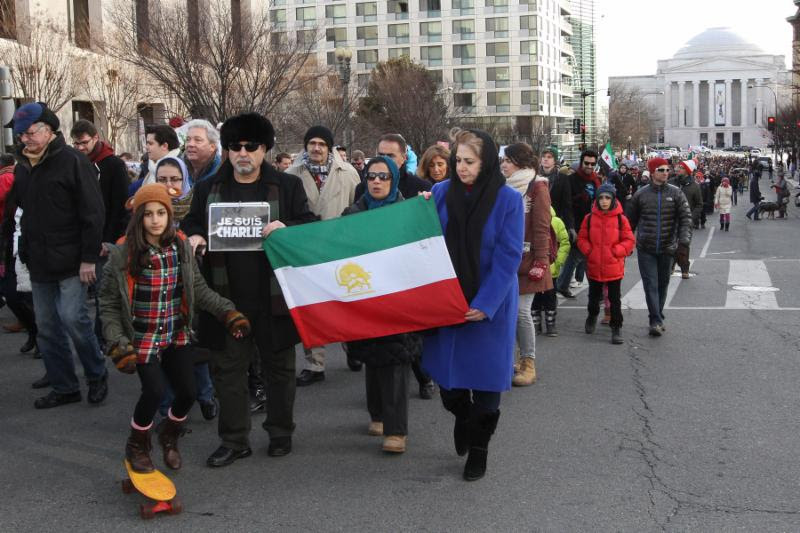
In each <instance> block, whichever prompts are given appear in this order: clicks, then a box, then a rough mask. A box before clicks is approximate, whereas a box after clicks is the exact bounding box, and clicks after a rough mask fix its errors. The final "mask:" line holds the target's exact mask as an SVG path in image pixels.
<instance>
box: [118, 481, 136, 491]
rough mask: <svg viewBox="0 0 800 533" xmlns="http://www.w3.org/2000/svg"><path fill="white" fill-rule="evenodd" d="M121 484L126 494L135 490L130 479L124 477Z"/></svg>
mask: <svg viewBox="0 0 800 533" xmlns="http://www.w3.org/2000/svg"><path fill="white" fill-rule="evenodd" d="M120 485H121V486H122V492H123V493H125V494H131V493H132V492H133V491H134V488H133V482H132V481H131V480H130V479H123V480H122V482H121V483H120Z"/></svg>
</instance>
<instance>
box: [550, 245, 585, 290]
mask: <svg viewBox="0 0 800 533" xmlns="http://www.w3.org/2000/svg"><path fill="white" fill-rule="evenodd" d="M585 260H586V258H585V257H583V254H582V253H581V251H580V250H578V245H577V244H575V245H574V246H573V247H572V248H570V250H569V255H568V256H567V260H566V261H564V266H563V267H562V268H561V274H559V275H558V280H557V281H556V290H559V291H564V290H567V289H569V282H570V281H572V276H573V275H574V274H575V268H576V267H577V266H578V264H579V263H582V262H584V261H585Z"/></svg>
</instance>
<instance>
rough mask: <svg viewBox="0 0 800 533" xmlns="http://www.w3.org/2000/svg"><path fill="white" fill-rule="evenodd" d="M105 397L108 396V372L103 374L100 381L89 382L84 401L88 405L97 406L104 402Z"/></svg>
mask: <svg viewBox="0 0 800 533" xmlns="http://www.w3.org/2000/svg"><path fill="white" fill-rule="evenodd" d="M106 396H108V372H106V373H105V374H103V377H101V378H100V379H95V380H92V381H90V382H89V392H88V393H87V394H86V399H87V400H88V401H89V403H92V404H98V403H100V402H102V401H103V400H105V399H106Z"/></svg>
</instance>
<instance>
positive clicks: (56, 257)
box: [12, 132, 105, 282]
mask: <svg viewBox="0 0 800 533" xmlns="http://www.w3.org/2000/svg"><path fill="white" fill-rule="evenodd" d="M45 150H46V152H45V154H44V156H43V157H42V159H41V160H40V161H39V163H38V164H37V165H36V166H34V167H31V163H30V161H29V160H28V158H27V157H26V156H25V155H23V153H22V147H20V148H19V150H18V151H17V154H16V157H17V162H18V163H19V164H18V165H17V166H16V167H15V168H14V186H13V187H12V191H13V194H14V198H16V201H17V205H18V206H19V207H21V208H22V220H21V222H20V224H21V228H22V237H21V238H20V248H19V255H20V259H21V260H22V262H23V263H25V264H26V265H27V267H28V270H29V271H30V273H31V280H32V281H36V282H53V281H61V280H63V279H67V278H70V277H73V276H77V275H78V270H79V269H80V264H81V263H97V260H98V258H99V257H100V240H101V237H102V234H103V224H104V221H105V208H104V206H103V198H102V196H101V195H100V185H99V184H98V181H97V173H96V172H95V169H94V167H93V166H92V164H91V163H90V162H89V159H88V158H87V157H86V156H85V155H84V154H82V153H80V152H79V151H78V150H76V149H74V148H73V147H71V146H67V143H66V141H65V140H64V136H63V135H62V134H61V132H57V133H56V136H55V138H54V139H53V140H52V141H51V142H50V145H49V146H48V147H47V148H46V149H45Z"/></svg>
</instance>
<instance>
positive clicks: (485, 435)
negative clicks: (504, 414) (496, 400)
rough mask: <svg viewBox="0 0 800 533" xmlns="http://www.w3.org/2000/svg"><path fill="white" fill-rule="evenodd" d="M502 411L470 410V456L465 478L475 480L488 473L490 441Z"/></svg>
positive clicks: (466, 465) (465, 469) (465, 468)
mask: <svg viewBox="0 0 800 533" xmlns="http://www.w3.org/2000/svg"><path fill="white" fill-rule="evenodd" d="M499 419H500V411H499V410H497V411H495V412H493V413H487V412H486V411H478V410H476V409H475V408H473V409H472V410H471V412H470V416H469V421H468V424H467V425H468V427H469V437H470V443H469V456H467V464H465V465H464V479H465V480H467V481H475V480H478V479H480V478H482V477H483V476H484V475H485V474H486V459H487V458H488V456H489V441H490V440H491V439H492V435H493V434H494V430H495V428H497V421H498V420H499Z"/></svg>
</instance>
